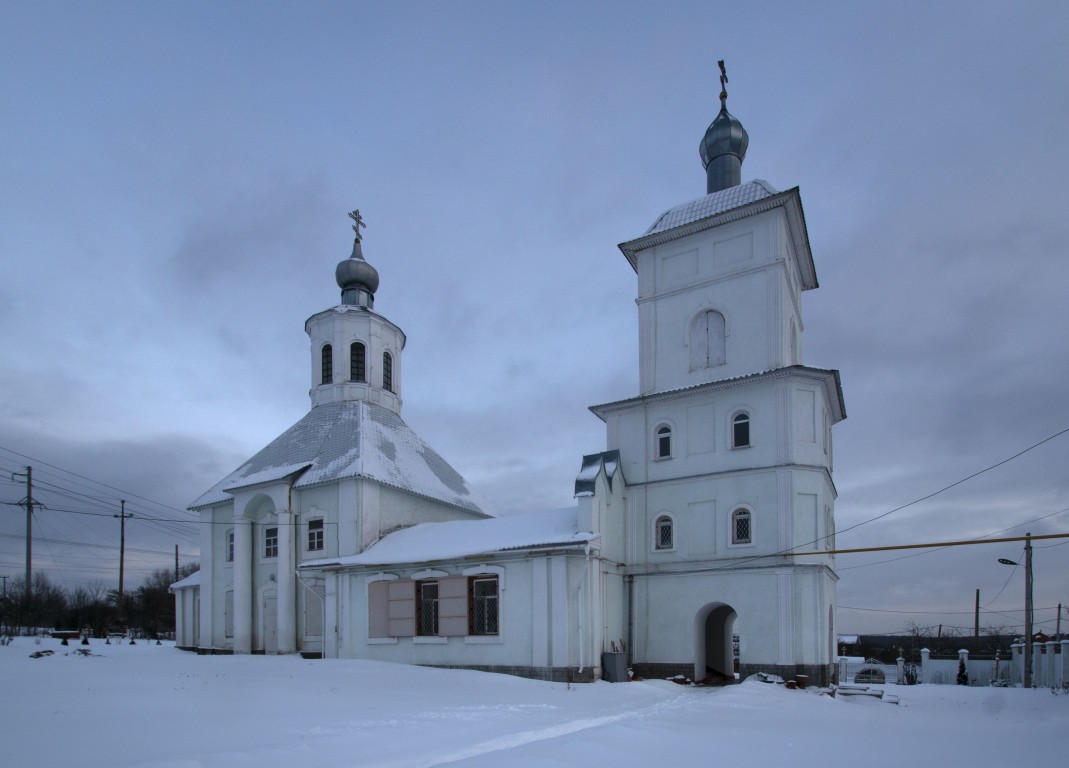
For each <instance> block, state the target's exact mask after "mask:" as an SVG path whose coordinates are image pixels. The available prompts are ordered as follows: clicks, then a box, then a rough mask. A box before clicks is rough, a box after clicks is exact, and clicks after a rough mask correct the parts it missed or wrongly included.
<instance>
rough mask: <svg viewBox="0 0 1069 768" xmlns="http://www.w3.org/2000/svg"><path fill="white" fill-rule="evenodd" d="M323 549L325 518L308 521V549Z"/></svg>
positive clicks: (314, 550)
mask: <svg viewBox="0 0 1069 768" xmlns="http://www.w3.org/2000/svg"><path fill="white" fill-rule="evenodd" d="M321 549H323V520H322V518H320V519H318V520H309V521H308V551H309V552H317V551H319V550H321Z"/></svg>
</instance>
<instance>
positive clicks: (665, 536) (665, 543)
mask: <svg viewBox="0 0 1069 768" xmlns="http://www.w3.org/2000/svg"><path fill="white" fill-rule="evenodd" d="M657 549H672V519H671V518H670V517H661V518H658V520H657Z"/></svg>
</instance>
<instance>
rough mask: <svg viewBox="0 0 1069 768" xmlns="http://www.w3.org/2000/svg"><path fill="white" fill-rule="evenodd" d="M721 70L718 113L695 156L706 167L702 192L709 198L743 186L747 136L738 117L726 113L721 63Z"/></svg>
mask: <svg viewBox="0 0 1069 768" xmlns="http://www.w3.org/2000/svg"><path fill="white" fill-rule="evenodd" d="M717 64H718V65H719V67H720V114H718V115H717V116H716V119H715V120H713V122H711V123H709V127H708V128H706V129H705V136H703V137H702V141H701V144H699V145H698V153H699V154H700V155H701V158H702V167H704V168H705V186H706V189H705V193H706V194H707V195H711V194H712V193H713V192H719V191H720V190H722V189H727V188H728V187H737V186H738V185H739V184H741V183H742V161H743V159H744V158H745V157H746V147H747V146H748V145H749V143H750V137H749V136H748V135H747V133H746V129H745V128H743V127H742V123H740V122H739V120H738V118H737V117H735V116H734V115H732V114H731V113H730V112H728V92H727V82H728V75H727V70H726V69H725V68H724V62H723V60H721V61H718V62H717Z"/></svg>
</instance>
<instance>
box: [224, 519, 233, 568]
mask: <svg viewBox="0 0 1069 768" xmlns="http://www.w3.org/2000/svg"><path fill="white" fill-rule="evenodd" d="M226 561H227V562H228V563H232V562H234V529H233V528H231V529H229V530H228V531H227V532H226Z"/></svg>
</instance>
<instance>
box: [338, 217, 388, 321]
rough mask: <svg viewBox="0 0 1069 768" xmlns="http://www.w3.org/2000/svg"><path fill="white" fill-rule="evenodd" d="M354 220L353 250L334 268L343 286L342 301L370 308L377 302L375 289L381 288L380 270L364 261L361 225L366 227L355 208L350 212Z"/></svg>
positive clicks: (340, 284)
mask: <svg viewBox="0 0 1069 768" xmlns="http://www.w3.org/2000/svg"><path fill="white" fill-rule="evenodd" d="M349 218H350V219H352V220H353V232H354V233H355V234H356V236H355V237H354V238H353V252H352V254H351V255H350V256H349V258H347V259H346V260H345V261H341V262H339V263H338V268H337V269H335V270H334V279H335V280H337V281H338V287H339V288H341V303H342V304H349V305H353V306H358V307H367V308H368V309H370V308H371V307H372V306H374V304H375V291H377V290H378V288H379V272H378V270H377V269H375V268H374V267H373V266H371V265H370V264H368V263H367V262H366V261H364V253H363V251H362V250H361V248H360V241H361V240H362V236H361V234H360V227H366V226H367V225H366V224H364V219H363V217H361V216H360V211H359V209H358V210H355V211H352V212H351V213H350V214H349Z"/></svg>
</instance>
